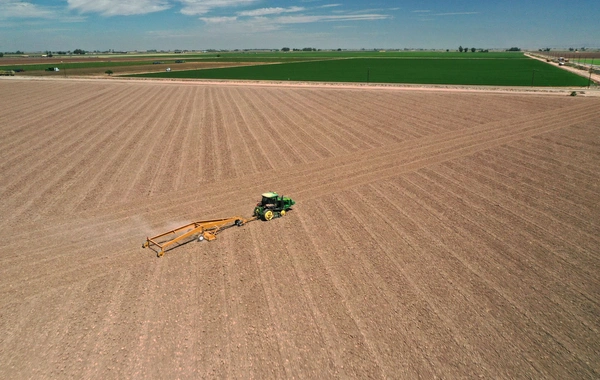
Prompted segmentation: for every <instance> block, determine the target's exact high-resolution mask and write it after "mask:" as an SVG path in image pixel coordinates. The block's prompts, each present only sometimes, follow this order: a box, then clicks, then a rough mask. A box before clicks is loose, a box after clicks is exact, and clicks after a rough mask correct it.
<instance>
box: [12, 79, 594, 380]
mask: <svg viewBox="0 0 600 380" xmlns="http://www.w3.org/2000/svg"><path fill="white" fill-rule="evenodd" d="M0 104H2V109H3V112H2V113H1V114H0V155H1V157H2V160H0V177H1V178H2V181H1V182H0V240H1V241H2V248H1V254H0V278H1V279H2V287H0V378H2V379H26V378H36V379H40V378H78V379H89V378H98V379H100V378H102V379H106V378H156V379H175V378H182V379H186V378H187V379H195V378H202V377H209V378H212V377H228V378H248V377H251V378H260V379H264V378H348V377H353V378H407V379H415V378H419V377H420V378H425V379H431V378H436V377H438V378H449V379H455V378H477V377H484V378H557V379H565V378H576V379H583V378H590V379H594V378H598V377H600V334H599V329H600V297H599V294H600V248H599V247H600V234H599V233H598V232H599V231H600V101H599V100H598V98H585V97H568V96H555V95H554V96H549V95H536V94H501V93H473V92H470V93H469V92H441V91H440V92H437V91H406V90H401V89H368V88H363V89H353V88H346V89H345V88H326V87H318V86H315V87H279V86H262V87H261V86H259V87H257V86H233V85H227V84H220V85H210V84H198V83H155V82H137V81H130V82H118V81H110V80H104V81H103V80H97V81H91V80H90V81H77V80H55V81H36V80H29V81H27V80H18V79H12V80H0ZM271 190H273V191H278V192H279V193H280V194H284V195H287V196H290V197H292V198H293V199H295V200H296V206H295V207H294V210H293V211H291V212H290V213H289V214H288V215H286V216H285V217H283V218H280V219H275V220H273V221H271V222H258V221H256V222H252V223H249V224H247V225H245V226H243V227H241V228H235V229H229V230H227V231H224V232H223V233H222V234H221V235H220V236H219V238H218V239H217V240H215V241H213V242H210V243H209V242H201V243H200V242H194V243H191V244H186V245H184V246H181V247H179V248H177V249H174V250H171V251H168V252H167V253H166V254H165V256H164V257H162V258H157V257H156V254H155V252H153V251H151V250H149V249H142V248H141V245H142V243H143V242H144V240H145V238H146V236H149V235H153V234H156V233H160V232H163V231H166V230H168V229H170V228H173V227H176V226H178V225H180V224H185V223H188V222H190V221H193V220H198V219H208V218H213V217H227V216H233V215H243V216H250V213H251V212H252V209H253V206H254V204H255V202H256V201H257V200H258V199H259V197H260V194H261V193H262V192H264V191H271Z"/></svg>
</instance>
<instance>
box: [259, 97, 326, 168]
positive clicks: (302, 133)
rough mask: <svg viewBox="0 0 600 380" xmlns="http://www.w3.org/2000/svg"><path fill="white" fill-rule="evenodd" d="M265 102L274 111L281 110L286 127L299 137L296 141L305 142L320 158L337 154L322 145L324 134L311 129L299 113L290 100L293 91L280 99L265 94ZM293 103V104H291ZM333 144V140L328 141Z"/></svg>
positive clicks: (281, 116) (281, 117) (280, 114)
mask: <svg viewBox="0 0 600 380" xmlns="http://www.w3.org/2000/svg"><path fill="white" fill-rule="evenodd" d="M264 94H265V100H266V101H267V103H269V105H270V107H273V109H279V110H281V111H280V112H279V116H280V119H281V120H282V122H283V124H284V125H290V126H292V127H291V129H292V130H293V131H294V132H295V133H294V134H295V135H296V136H297V138H296V139H295V140H296V141H303V142H305V144H307V145H308V146H309V147H310V148H311V150H312V151H313V152H314V153H315V154H316V155H317V157H318V158H320V159H322V158H326V157H333V156H335V154H334V153H333V152H332V151H331V149H329V148H328V147H327V145H326V144H324V143H322V142H321V140H323V138H322V133H323V132H320V133H316V132H315V131H314V129H311V128H310V125H309V123H308V122H309V120H307V118H306V117H305V115H304V114H303V113H300V112H299V111H297V104H296V102H293V101H292V100H290V99H288V97H289V95H290V94H293V92H292V91H286V95H287V96H286V97H285V98H283V102H282V99H281V98H278V97H277V96H276V95H275V94H272V93H267V92H265V93H264ZM290 103H292V104H290ZM327 140H328V141H329V142H331V139H327Z"/></svg>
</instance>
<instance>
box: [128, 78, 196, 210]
mask: <svg viewBox="0 0 600 380" xmlns="http://www.w3.org/2000/svg"><path fill="white" fill-rule="evenodd" d="M204 92H206V89H204ZM169 98H170V99H173V98H174V97H172V96H171V97H169ZM194 99H196V94H195V95H194ZM172 101H173V102H174V99H173V100H172ZM171 104H172V103H171V102H167V103H166V104H165V105H164V109H167V110H170V109H172V106H171ZM192 104H193V105H194V107H193V108H192V113H194V112H195V109H196V105H195V103H192ZM200 104H204V99H203V102H202V103H200ZM150 115H151V116H150V117H149V118H148V119H147V120H146V122H145V123H142V124H143V126H144V127H148V129H147V130H146V135H150V136H154V135H156V136H159V135H160V134H161V131H163V133H164V131H165V129H164V124H165V123H166V119H167V118H168V117H169V116H170V115H171V114H170V113H168V112H163V109H154V112H153V113H151V114H150ZM190 125H194V124H190ZM201 126H202V123H199V127H198V128H192V127H188V128H187V133H188V137H187V138H186V141H193V142H197V140H198V138H197V137H196V139H194V140H192V139H191V138H189V136H190V134H191V135H192V136H198V135H199V133H198V132H199V130H200V128H201ZM193 132H196V133H193ZM161 144H162V140H161V139H159V138H154V139H152V142H151V143H150V144H146V143H145V142H144V141H142V142H141V143H140V144H138V149H137V150H136V152H135V153H134V154H132V159H131V160H130V162H131V164H130V165H132V166H134V167H135V168H136V169H135V170H134V174H133V175H130V176H129V178H130V180H129V181H127V182H128V183H127V184H125V185H126V189H125V190H124V191H123V196H122V200H121V201H119V203H125V202H129V201H130V200H132V199H137V198H145V197H147V196H148V195H149V194H150V193H151V191H152V190H151V189H152V187H151V184H150V181H149V177H150V175H151V173H152V169H150V167H151V166H152V165H151V163H153V162H155V161H156V158H155V156H156V155H155V152H157V151H159V148H157V146H160V145H161ZM201 147H204V146H203V145H201ZM186 151H188V152H189V153H188V154H189V155H191V156H192V157H193V159H191V161H192V162H196V161H197V160H198V159H197V158H196V157H198V156H200V155H201V153H199V154H194V152H195V144H193V143H191V145H190V149H189V150H186ZM136 157H137V158H136ZM188 161H189V159H184V160H183V161H182V162H180V163H179V165H180V166H179V167H180V169H179V172H178V174H179V175H178V176H177V177H176V180H177V179H179V180H181V179H180V178H181V177H185V176H184V175H183V173H184V172H183V171H182V169H181V167H182V166H183V165H184V164H186V163H187V162H188ZM190 177H193V178H195V177H194V176H193V175H191V176H190ZM140 195H142V196H140Z"/></svg>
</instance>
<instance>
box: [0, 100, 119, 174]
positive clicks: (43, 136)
mask: <svg viewBox="0 0 600 380" xmlns="http://www.w3.org/2000/svg"><path fill="white" fill-rule="evenodd" d="M111 103H112V104H111ZM113 104H118V102H117V101H116V100H115V101H114V102H110V101H109V103H108V104H106V105H105V106H104V108H103V110H104V111H107V110H108V109H110V108H111V107H112V105H113ZM101 112H102V110H101ZM45 116H46V114H45V113H42V114H41V117H40V119H39V120H43V119H44V118H45ZM72 117H73V113H68V114H64V116H63V117H59V118H58V119H54V121H53V122H51V123H44V124H45V127H43V128H42V130H39V129H36V130H35V131H34V132H33V134H32V135H27V136H25V138H24V139H23V140H22V141H21V142H20V143H18V144H17V143H15V144H13V145H14V147H12V148H11V147H6V148H5V150H4V151H5V152H6V153H7V154H8V155H9V156H10V157H11V159H9V160H6V161H4V162H3V163H2V164H1V165H2V166H1V167H0V170H2V171H3V172H5V173H6V174H7V175H11V176H14V177H16V178H20V177H21V176H22V174H23V173H22V172H21V173H19V172H17V171H16V169H20V170H21V171H22V166H25V167H27V168H28V170H29V171H28V172H26V173H32V172H40V168H41V167H42V163H44V164H45V162H40V159H39V157H38V155H41V156H42V157H48V156H49V157H64V156H68V155H69V153H71V154H72V153H73V151H74V149H73V145H66V144H63V145H62V146H61V147H60V150H59V151H57V150H56V148H55V147H54V145H55V144H57V141H69V140H68V139H65V131H64V127H63V128H57V126H60V125H70V124H71V120H69V119H70V118H72ZM86 121H87V119H86ZM38 122H39V121H36V122H35V123H34V125H37V124H38ZM97 123H98V124H100V123H101V121H97ZM47 129H50V130H52V131H53V132H52V133H47V132H46V130H47ZM85 132H86V130H85V129H84V130H78V129H72V130H70V132H69V133H70V134H69V133H66V136H67V137H70V136H77V137H78V138H79V139H84V138H89V135H87V136H86V133H85ZM59 136H62V137H60V138H59ZM38 141H39V142H38ZM34 143H35V145H34ZM77 143H79V141H78V140H77V139H75V142H74V143H73V144H77ZM25 144H26V145H27V149H23V145H25ZM31 151H34V152H39V153H37V154H34V155H32V154H31ZM17 173H19V174H20V175H19V176H17V175H16V174H17Z"/></svg>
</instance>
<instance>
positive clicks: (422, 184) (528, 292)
mask: <svg viewBox="0 0 600 380" xmlns="http://www.w3.org/2000/svg"><path fill="white" fill-rule="evenodd" d="M407 179H408V180H409V182H410V183H411V184H412V185H413V186H417V187H418V188H419V190H418V193H421V195H420V196H421V197H423V196H424V195H425V194H432V191H434V190H439V188H437V187H433V186H432V185H431V183H428V182H427V181H426V180H424V178H423V177H419V176H418V173H411V175H410V178H408V176H407ZM435 194H436V195H437V196H436V199H435V200H434V201H433V202H435V203H436V204H437V206H436V207H438V208H440V209H441V210H442V211H440V213H442V214H443V215H448V217H449V218H450V219H451V220H452V222H451V223H452V224H451V225H453V226H455V227H454V228H457V226H463V227H464V228H466V229H471V230H472V229H473V228H475V231H469V232H467V234H469V235H472V236H475V237H477V238H478V239H482V240H483V241H487V244H492V246H493V245H494V244H500V246H499V247H498V248H496V249H494V252H496V253H503V252H507V253H513V252H519V251H520V248H521V247H523V244H518V243H516V242H513V240H511V238H513V236H512V235H511V236H510V237H508V238H507V239H502V238H501V237H500V236H499V235H498V233H499V231H502V232H504V231H505V230H503V229H498V228H494V229H491V228H487V227H486V226H487V225H486V224H485V223H483V222H478V221H477V219H476V218H474V217H473V216H469V214H472V213H473V211H471V209H468V208H466V207H461V208H460V209H458V208H452V206H445V205H448V204H450V205H453V203H455V202H453V199H452V198H446V196H445V195H444V192H442V193H435ZM428 198H429V197H428ZM463 213H465V214H463ZM501 228H505V229H506V228H510V226H508V225H503V226H502V227H501ZM464 236H465V237H466V236H468V235H464ZM490 238H491V239H490ZM502 259H503V262H504V264H505V265H507V264H508V262H510V261H512V262H513V266H512V273H513V274H517V273H520V275H519V276H518V277H516V278H515V280H514V282H513V285H511V286H509V287H508V289H510V290H509V291H507V294H512V295H513V296H512V297H511V298H513V297H514V298H513V300H512V301H511V303H512V304H513V305H514V306H516V307H517V309H518V310H519V312H520V313H521V314H522V315H523V316H524V317H526V318H527V319H528V320H529V321H530V322H531V323H533V324H534V326H537V327H536V328H535V329H532V328H531V327H530V328H529V330H532V331H535V332H536V334H537V335H539V336H540V338H539V339H540V342H538V343H536V344H535V346H537V347H540V346H549V347H552V349H551V352H552V356H555V358H554V359H552V360H550V361H548V360H549V358H543V360H542V359H540V361H541V362H543V364H544V367H547V366H548V365H550V363H552V365H553V366H555V368H554V370H553V371H555V372H552V373H559V372H560V371H561V370H563V368H562V367H559V366H556V365H555V363H559V362H564V361H565V358H568V360H569V361H570V360H573V358H572V354H571V352H573V351H572V349H573V346H572V344H571V342H573V339H572V338H570V337H567V336H565V335H563V333H562V332H561V331H562V329H563V328H564V326H563V325H562V323H563V321H568V320H569V319H564V315H562V316H561V318H560V320H556V319H550V318H547V317H546V315H545V314H542V313H544V312H542V311H539V309H538V307H536V306H534V305H537V304H540V303H543V304H546V303H548V302H549V301H550V300H549V299H548V298H547V297H544V298H542V300H541V301H540V299H539V298H540V297H539V295H540V291H539V289H538V287H543V285H540V284H539V283H538V282H536V283H535V284H529V285H530V286H527V287H525V286H520V287H518V289H514V286H515V285H514V284H517V286H518V285H519V284H521V283H522V281H523V279H535V278H539V275H540V273H539V272H536V271H533V273H535V275H533V276H532V272H531V271H528V270H525V269H523V268H528V269H535V268H534V267H533V265H532V264H529V263H527V262H525V260H524V259H520V258H519V257H518V255H517V256H514V255H511V256H506V255H505V256H504V257H503V258H502ZM507 259H508V260H507ZM504 275H505V276H506V273H505V274H504ZM523 285H525V284H523ZM516 298H518V299H520V300H521V302H518V301H517V300H516ZM550 302H551V301H550ZM541 309H542V310H544V311H547V310H548V309H547V308H544V307H543V306H542V308H541ZM519 319H520V318H519ZM584 330H585V329H584ZM553 331H557V333H552V332H553ZM557 335H558V336H557ZM583 340H585V339H583ZM561 356H562V358H560V357H561ZM574 360H575V361H576V362H577V366H578V367H583V368H588V370H590V369H591V368H589V366H587V365H586V364H585V362H586V361H587V360H588V359H585V355H582V356H578V357H576V358H575V359H574ZM565 376H566V374H565Z"/></svg>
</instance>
